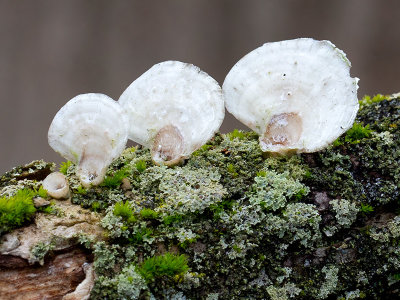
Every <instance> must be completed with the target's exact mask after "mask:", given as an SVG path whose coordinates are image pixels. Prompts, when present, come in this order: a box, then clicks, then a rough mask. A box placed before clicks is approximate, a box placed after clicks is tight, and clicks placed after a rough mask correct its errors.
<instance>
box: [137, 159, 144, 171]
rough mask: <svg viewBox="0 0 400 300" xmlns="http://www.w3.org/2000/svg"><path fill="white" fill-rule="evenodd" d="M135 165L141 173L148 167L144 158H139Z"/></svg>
mask: <svg viewBox="0 0 400 300" xmlns="http://www.w3.org/2000/svg"><path fill="white" fill-rule="evenodd" d="M135 167H136V170H138V171H139V172H140V173H142V172H143V171H144V170H146V168H147V164H146V161H145V160H142V159H141V160H138V161H137V162H135Z"/></svg>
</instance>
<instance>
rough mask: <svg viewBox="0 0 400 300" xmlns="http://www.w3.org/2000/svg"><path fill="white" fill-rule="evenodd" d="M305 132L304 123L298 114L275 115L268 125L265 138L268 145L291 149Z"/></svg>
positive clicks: (264, 140)
mask: <svg viewBox="0 0 400 300" xmlns="http://www.w3.org/2000/svg"><path fill="white" fill-rule="evenodd" d="M302 131H303V121H302V119H301V117H300V116H299V115H298V114H297V113H282V114H278V115H274V116H273V117H272V118H271V121H270V122H269V123H268V125H267V128H266V130H265V133H264V136H263V142H264V143H265V144H267V145H282V146H283V147H290V146H291V145H293V144H295V143H296V142H297V141H298V140H299V139H300V136H301V133H302Z"/></svg>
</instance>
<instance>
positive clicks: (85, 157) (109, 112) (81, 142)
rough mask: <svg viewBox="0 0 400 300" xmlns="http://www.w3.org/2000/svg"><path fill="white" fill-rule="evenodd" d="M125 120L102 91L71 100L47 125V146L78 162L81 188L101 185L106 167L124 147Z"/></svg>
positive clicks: (114, 103) (115, 103) (117, 107)
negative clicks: (48, 125)
mask: <svg viewBox="0 0 400 300" xmlns="http://www.w3.org/2000/svg"><path fill="white" fill-rule="evenodd" d="M127 126H128V121H127V118H126V117H125V115H124V114H123V111H122V109H121V107H120V106H119V104H118V103H117V102H115V101H114V100H113V99H111V98H110V97H108V96H106V95H103V94H82V95H78V96H76V97H75V98H73V99H71V100H70V101H69V102H68V103H67V104H65V105H64V106H63V107H62V108H61V109H60V110H59V111H58V113H57V114H56V116H55V117H54V119H53V122H52V123H51V125H50V129H49V133H48V139H49V144H50V146H51V147H52V148H53V149H54V150H55V151H57V152H58V153H60V154H61V155H62V156H63V157H65V158H66V159H68V160H71V161H72V162H74V163H75V164H77V175H78V177H79V179H80V181H81V183H82V185H83V186H84V187H90V186H91V185H98V184H100V183H101V182H102V181H103V179H104V176H105V173H106V171H107V167H108V166H109V165H110V164H111V162H112V161H113V159H115V158H116V157H118V156H119V155H120V154H121V152H122V151H123V150H124V148H125V145H126V142H127V139H128V127H127Z"/></svg>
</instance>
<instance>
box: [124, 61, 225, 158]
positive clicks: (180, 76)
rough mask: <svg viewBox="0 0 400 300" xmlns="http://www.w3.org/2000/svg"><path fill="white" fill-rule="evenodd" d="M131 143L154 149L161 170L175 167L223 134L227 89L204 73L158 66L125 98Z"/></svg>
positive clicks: (188, 67)
mask: <svg viewBox="0 0 400 300" xmlns="http://www.w3.org/2000/svg"><path fill="white" fill-rule="evenodd" d="M119 103H120V104H121V106H122V107H123V108H124V110H125V112H126V113H127V115H128V117H129V118H130V127H129V138H130V139H132V140H133V141H135V142H137V143H139V144H141V145H143V146H145V147H148V148H150V150H151V154H152V159H153V161H154V162H155V163H156V164H158V165H174V164H177V163H179V162H180V161H181V160H182V159H184V158H186V157H188V156H189V155H190V154H191V153H192V152H193V151H195V150H196V149H198V148H199V147H201V146H202V145H203V144H204V143H206V142H207V140H209V139H210V138H211V137H212V136H213V135H214V133H215V132H216V131H217V130H218V129H219V127H220V126H221V123H222V121H223V119H224V115H225V109H224V100H223V96H222V91H221V87H220V86H219V84H218V83H217V82H216V81H215V80H214V79H213V78H212V77H210V76H209V75H207V74H206V73H204V72H202V71H201V70H200V69H199V68H198V67H195V66H194V65H191V64H186V63H182V62H178V61H166V62H162V63H159V64H156V65H154V66H153V67H152V68H150V69H149V70H148V71H146V72H145V73H144V74H143V75H142V76H140V77H139V78H138V79H136V80H135V81H134V82H133V83H132V84H131V85H130V86H129V87H128V88H127V89H126V90H125V91H124V92H123V94H122V95H121V97H120V98H119Z"/></svg>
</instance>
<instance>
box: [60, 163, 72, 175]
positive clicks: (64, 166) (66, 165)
mask: <svg viewBox="0 0 400 300" xmlns="http://www.w3.org/2000/svg"><path fill="white" fill-rule="evenodd" d="M71 165H72V162H71V161H69V160H68V161H65V162H62V163H61V164H60V168H59V171H60V173H63V174H64V175H67V172H68V169H69V167H71Z"/></svg>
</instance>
